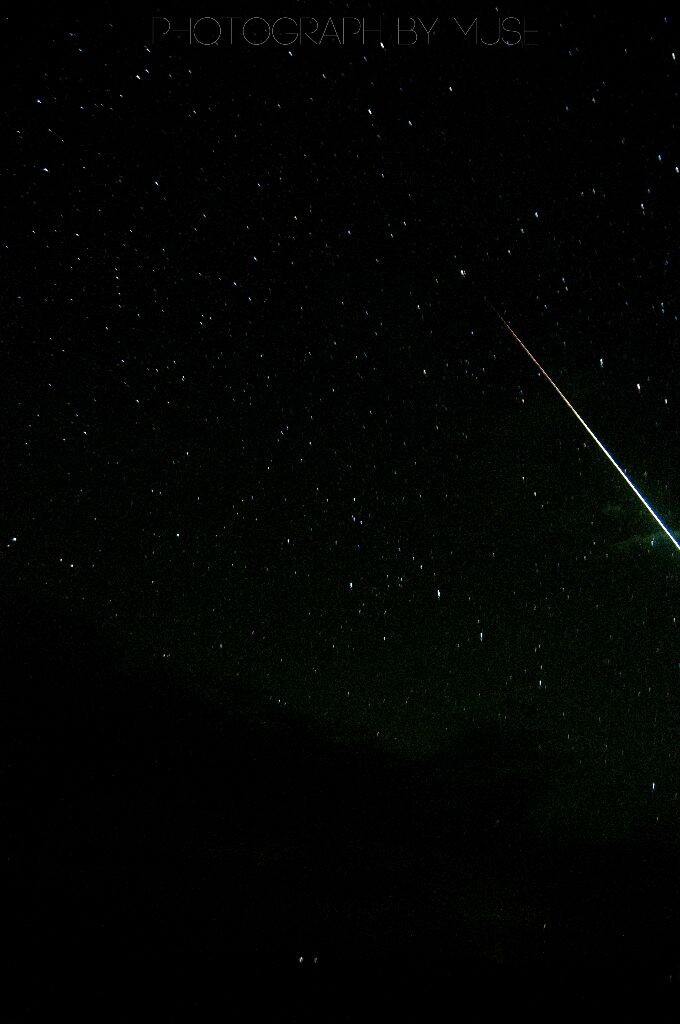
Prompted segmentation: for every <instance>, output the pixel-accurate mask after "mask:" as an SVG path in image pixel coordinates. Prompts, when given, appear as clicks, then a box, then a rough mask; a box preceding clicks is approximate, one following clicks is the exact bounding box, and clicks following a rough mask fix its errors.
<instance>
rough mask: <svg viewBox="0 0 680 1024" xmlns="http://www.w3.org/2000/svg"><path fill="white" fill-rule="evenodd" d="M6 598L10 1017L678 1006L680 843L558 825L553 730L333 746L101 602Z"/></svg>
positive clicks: (294, 1015) (337, 1015)
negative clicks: (164, 668) (594, 837)
mask: <svg viewBox="0 0 680 1024" xmlns="http://www.w3.org/2000/svg"><path fill="white" fill-rule="evenodd" d="M3 610H4V617H5V624H6V630H5V658H4V661H5V664H6V665H7V666H8V668H9V674H8V676H7V683H6V686H7V695H8V707H9V724H10V737H9V741H8V744H7V763H8V764H9V774H10V787H11V788H10V793H11V805H10V845H9V854H8V866H9V881H10V886H11V891H12V896H13V906H14V911H13V914H12V915H11V916H10V918H9V939H10V943H11V948H12V957H11V963H10V975H11V976H13V977H14V978H15V980H16V979H19V978H20V977H21V978H22V979H26V980H22V981H21V982H20V983H19V982H18V983H17V985H16V986H15V987H16V991H12V994H11V996H10V995H8V996H7V998H8V999H10V998H11V999H12V1000H13V1006H14V1009H13V1010H12V1013H13V1014H15V1015H16V1017H12V1018H10V1019H19V1018H21V1017H22V1015H26V1016H29V1017H30V1016H32V1015H36V1016H37V1017H40V1016H41V1012H42V1011H41V1010H40V1009H39V1008H40V1007H41V1006H43V1004H45V1003H47V1005H48V1006H51V1007H52V1008H55V1007H57V1006H60V1005H61V1001H62V1000H64V999H65V1000H66V1005H67V1006H70V1007H73V1006H74V1005H75V1004H76V1003H77V1002H78V1000H79V999H83V1000H84V1002H85V1005H86V1006H87V1007H89V1009H90V1011H91V1012H92V1013H93V1014H94V1016H95V1017H97V1018H99V1019H102V1017H103V1016H106V1014H107V1013H108V1012H109V1011H110V1012H112V1013H113V1012H114V1010H113V1008H115V1007H118V1006H119V1004H120V1005H122V1006H123V1007H127V1009H126V1010H125V1012H124V1013H122V1016H120V1018H119V1019H135V1017H136V1014H137V1013H139V1015H140V1016H144V1015H145V1014H146V1015H147V1019H150V1018H148V1013H149V1012H150V1011H149V1007H151V1012H152V1014H153V1011H154V1010H155V1011H156V1012H157V1013H158V1014H160V1013H161V1010H162V1008H163V1007H165V1008H167V1007H168V1006H171V1007H173V1008H174V1009H178V1008H184V1009H183V1012H184V1013H189V1014H191V1013H192V1012H197V1010H198V1009H199V1008H204V1007H205V1006H207V1005H213V1004H217V1005H220V1006H225V1007H227V1006H229V1004H230V1002H231V1000H232V993H233V991H234V988H235V986H238V985H240V984H243V983H245V979H247V978H250V979H253V980H252V982H251V984H252V986H253V987H252V988H251V990H250V992H251V998H252V999H253V1000H254V1003H253V1006H254V1005H255V1003H256V1002H257V999H258V998H260V997H261V996H263V995H265V996H266V997H268V998H270V999H271V1000H273V1002H274V1003H275V1005H277V1007H278V1009H277V1010H276V1011H275V1012H274V1015H273V1016H272V1015H270V1016H269V1019H273V1020H286V1019H291V1020H298V1019H307V1016H309V1019H315V1020H335V1019H341V1020H355V1019H363V1014H364V1012H365V1013H366V1015H367V1016H373V1014H374V1011H370V1012H369V1010H368V1008H367V1004H366V1002H365V999H366V997H365V996H360V995H359V992H360V991H362V990H364V989H365V986H366V985H368V986H369V988H370V990H371V991H372V992H373V998H376V999H377V1000H378V1002H379V1004H380V1005H381V1006H382V1007H383V1012H387V1009H386V1007H387V1006H388V1005H391V1007H392V1009H391V1010H390V1012H391V1013H392V1014H393V1015H394V1014H395V1013H396V1014H397V1015H399V1013H400V1012H403V1014H404V1016H406V1017H409V1016H410V1019H415V1018H414V1017H413V1014H414V1013H415V1015H416V1017H420V1019H435V1018H434V1017H432V1016H431V1013H430V1012H426V1011H425V1009H424V1007H425V1005H426V1004H427V1001H428V999H431V1000H433V1001H434V1000H435V999H441V998H442V996H443V997H444V998H445V1000H446V1006H448V1008H449V1010H450V1015H451V1016H452V1019H455V1012H454V1011H457V1010H460V1009H461V1008H462V1007H463V1006H464V1005H465V1006H467V1005H472V1006H474V1007H475V1008H476V1012H477V1013H478V1015H480V1014H481V1015H482V1016H483V1014H484V1011H485V1009H489V1010H490V1012H491V1010H492V1008H493V1007H503V1006H508V1005H510V1003H514V1004H515V1005H517V1006H518V1007H520V1008H524V1009H525V1010H531V1009H532V1008H533V1010H535V1011H536V1012H537V1013H538V1015H539V1016H541V1015H544V1016H547V1017H548V1018H553V1019H554V1018H555V1016H556V1015H558V1011H559V1010H560V1008H561V1007H565V1006H566V1005H569V1006H576V1007H578V1008H579V1012H580V1013H581V1017H582V1019H583V1017H584V1016H585V1017H586V1018H588V1017H589V1015H590V1011H592V1013H593V1015H594V1016H595V1015H596V1014H597V1013H599V1012H601V1011H602V1010H603V1009H605V1010H606V1009H607V1008H608V1007H613V1006H615V1005H616V1006H618V1005H619V1004H624V1005H626V1006H628V1007H630V1006H631V1005H633V1004H634V1002H635V1001H636V1000H639V1001H640V1005H641V1006H642V1005H645V1004H648V1003H649V1000H650V999H654V1000H655V1001H656V1004H657V1005H658V1006H659V1007H660V1010H659V1014H660V1015H659V1016H658V1018H657V1019H663V1018H662V1016H661V1014H663V1013H665V1012H666V1011H665V1010H663V1009H662V1008H663V1007H672V1006H673V1004H674V1002H675V993H676V985H677V977H676V976H675V972H674V961H675V960H676V952H677V948H678V940H677V927H676V926H677V923H678V919H679V918H678V910H679V908H680V898H679V883H678V875H679V872H678V863H680V860H679V859H678V848H677V844H676V842H675V841H674V840H673V839H672V838H671V837H669V836H667V835H664V834H663V832H662V833H661V835H657V836H656V837H655V838H654V840H652V839H649V838H645V835H644V834H643V835H641V836H640V835H638V836H636V837H635V838H634V839H631V840H630V841H629V842H628V841H627V842H625V843H624V842H622V841H620V840H619V841H616V842H612V843H611V844H602V843H598V844H593V843H587V842H585V841H584V842H579V843H574V842H573V841H570V842H569V843H565V841H564V840H560V839H559V838H558V837H557V836H554V835H551V834H549V833H548V832H546V833H545V834H543V833H542V831H541V828H540V823H539V824H538V825H537V823H536V821H535V818H532V817H531V815H530V813H529V812H530V809H531V806H532V802H533V800H534V799H535V797H536V794H538V793H539V792H541V791H544V787H545V786H546V785H549V780H550V775H551V772H552V771H554V770H555V767H556V765H555V763H554V759H553V756H552V755H551V754H550V752H549V751H548V752H547V753H546V752H545V750H544V749H542V748H543V746H544V745H543V744H541V743H539V742H538V740H537V738H536V737H535V736H533V735H530V734H511V735H507V734H505V733H503V732H501V730H499V729H494V728H492V727H489V728H487V729H484V730H481V729H477V730H472V731H471V732H470V735H469V736H467V737H466V738H465V741H464V742H463V743H457V744H456V747H455V750H452V751H451V752H450V753H449V754H446V755H439V756H438V757H436V758H435V757H433V758H430V759H421V760H418V761H416V760H414V759H409V758H407V757H402V758H399V757H396V756H393V757H389V756H387V755H383V754H380V753H379V752H376V751H375V750H372V749H370V748H369V747H368V746H366V745H363V746H362V745H359V746H352V747H350V746H348V745H341V744H337V743H336V744H331V743H324V742H322V741H320V740H319V739H318V737H316V738H315V736H314V735H312V734H311V732H310V731H309V730H306V729H303V728H302V727H301V726H299V725H296V724H295V723H294V722H292V721H288V720H286V719H285V718H283V717H278V718H276V717H272V716H271V715H270V714H265V713H264V712H263V711H262V710H261V709H258V707H257V706H256V702H255V701H254V700H251V699H250V698H248V697H247V696H245V695H244V694H232V696H231V698H230V700H225V702H224V704H223V705H222V706H216V705H215V704H214V703H211V702H209V701H204V700H201V699H200V698H199V696H197V695H196V693H195V692H193V694H192V691H191V689H190V688H189V687H187V686H186V685H183V682H182V680H181V679H180V680H178V679H176V678H172V677H171V676H170V675H167V676H165V675H161V674H159V673H157V674H156V675H150V674H148V673H145V672H144V671H142V669H141V668H140V669H139V671H137V670H135V671H131V670H130V669H129V668H127V669H124V668H123V667H121V666H122V663H123V662H122V656H121V652H120V650H118V651H117V650H116V649H115V647H114V646H113V645H111V644H110V643H108V642H107V641H106V640H105V639H104V638H103V637H102V636H99V635H97V633H96V629H95V628H94V627H93V626H92V624H91V623H90V624H88V625H87V626H86V625H85V624H84V622H83V620H82V618H81V619H78V620H76V619H73V618H68V617H64V616H61V617H58V618H56V619H55V618H54V617H53V614H52V613H51V612H50V611H49V610H47V609H45V608H38V607H36V606H35V605H31V604H28V603H27V602H22V601H16V600H14V601H13V602H11V603H10V602H6V603H5V606H4V609H3ZM128 663H129V659H128ZM229 708H231V710H228V709H229ZM235 708H238V709H239V710H234V709H235ZM539 739H540V738H539ZM141 983H143V984H142V986H141V988H140V984H141ZM7 991H9V990H7ZM133 991H134V992H135V993H136V995H135V996H134V997H133V996H132V995H131V994H130V993H132V992H133ZM142 992H143V993H144V994H141V993H142ZM409 1007H410V1009H407V1008H409ZM116 1012H119V1011H116ZM120 1012H122V1011H120ZM667 1012H669V1013H671V1012H672V1010H671V1009H668V1011H667ZM159 1019H160V1017H159ZM187 1019H188V1018H187ZM243 1019H246V1018H243ZM250 1019H259V1015H258V1013H256V1012H255V1011H254V1010H253V1013H252V1016H251V1018H250ZM669 1019H670V1018H669Z"/></svg>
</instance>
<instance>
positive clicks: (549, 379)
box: [485, 296, 680, 551]
mask: <svg viewBox="0 0 680 1024" xmlns="http://www.w3.org/2000/svg"><path fill="white" fill-rule="evenodd" d="M485 301H486V304H487V305H488V306H489V308H490V309H492V310H493V312H494V313H495V314H496V316H497V317H498V319H499V320H500V322H501V323H502V324H503V326H504V327H505V329H506V331H508V332H509V333H510V334H511V335H512V337H513V338H514V339H515V341H516V342H517V344H518V345H519V346H520V348H522V349H523V350H524V351H525V352H526V354H527V355H528V356H529V359H530V360H531V361H532V363H534V365H535V366H537V367H538V369H539V371H540V372H541V375H542V376H543V377H545V379H546V380H547V382H548V384H550V386H551V387H552V388H554V390H555V391H556V392H557V394H558V395H559V396H560V398H561V399H562V401H563V402H564V404H565V405H566V407H567V408H568V409H569V410H570V412H572V413H573V414H574V416H575V417H576V419H577V420H578V421H579V423H580V424H581V426H582V427H583V429H584V430H585V431H587V433H588V434H589V435H590V436H591V437H592V439H593V441H594V442H595V444H596V445H597V447H598V448H599V449H600V451H601V452H603V454H604V455H606V456H607V458H608V459H609V461H610V462H611V464H612V466H613V467H614V469H615V470H616V472H617V473H619V474H620V476H622V477H623V479H624V480H625V481H626V483H627V484H628V486H629V487H630V489H631V491H632V492H633V494H634V495H635V496H636V497H637V498H638V499H639V500H640V501H641V502H642V504H643V505H644V506H645V508H646V509H647V511H648V512H649V514H650V516H651V517H652V519H654V521H655V522H656V523H658V525H659V526H660V527H661V529H662V530H663V532H664V533H665V534H666V536H667V537H668V539H669V540H670V541H671V542H672V543H673V544H674V545H675V547H676V548H677V549H678V551H680V543H678V541H677V540H676V539H675V537H674V536H673V534H672V533H671V531H670V530H669V529H668V527H667V526H666V524H665V523H664V522H662V520H661V519H659V517H658V515H657V514H656V512H655V511H654V509H653V508H652V506H651V505H650V504H649V502H648V501H647V499H646V498H644V497H643V495H642V494H640V492H639V491H638V489H637V487H636V486H635V484H634V483H633V481H632V480H631V479H630V477H629V476H627V474H626V473H625V471H624V470H623V469H622V468H621V466H619V464H618V462H617V461H616V459H615V458H614V456H613V455H612V454H611V453H610V452H608V451H607V449H606V448H605V446H604V445H603V444H602V442H601V441H600V439H599V437H596V435H595V434H594V433H593V431H592V430H591V429H590V427H589V426H588V424H587V423H586V421H585V420H584V419H583V416H581V414H580V413H579V412H577V410H576V409H575V408H574V406H573V405H572V404H571V402H570V401H569V399H568V398H567V397H566V395H564V394H563V393H562V392H561V391H560V389H559V388H558V386H557V384H556V383H555V381H554V380H553V379H552V377H551V376H550V374H549V373H547V371H546V370H544V369H543V367H542V366H541V364H540V363H539V361H538V359H537V358H536V356H534V355H533V354H532V353H531V352H530V351H529V349H528V348H527V346H526V345H525V344H524V342H523V341H522V339H521V338H520V337H519V335H517V334H515V332H514V331H513V329H512V327H511V326H510V324H509V323H508V322H507V320H505V319H504V318H503V317H502V316H501V314H500V313H499V312H498V310H497V309H496V307H495V306H494V305H493V303H491V302H490V301H489V300H488V299H487V298H486V296H485Z"/></svg>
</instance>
